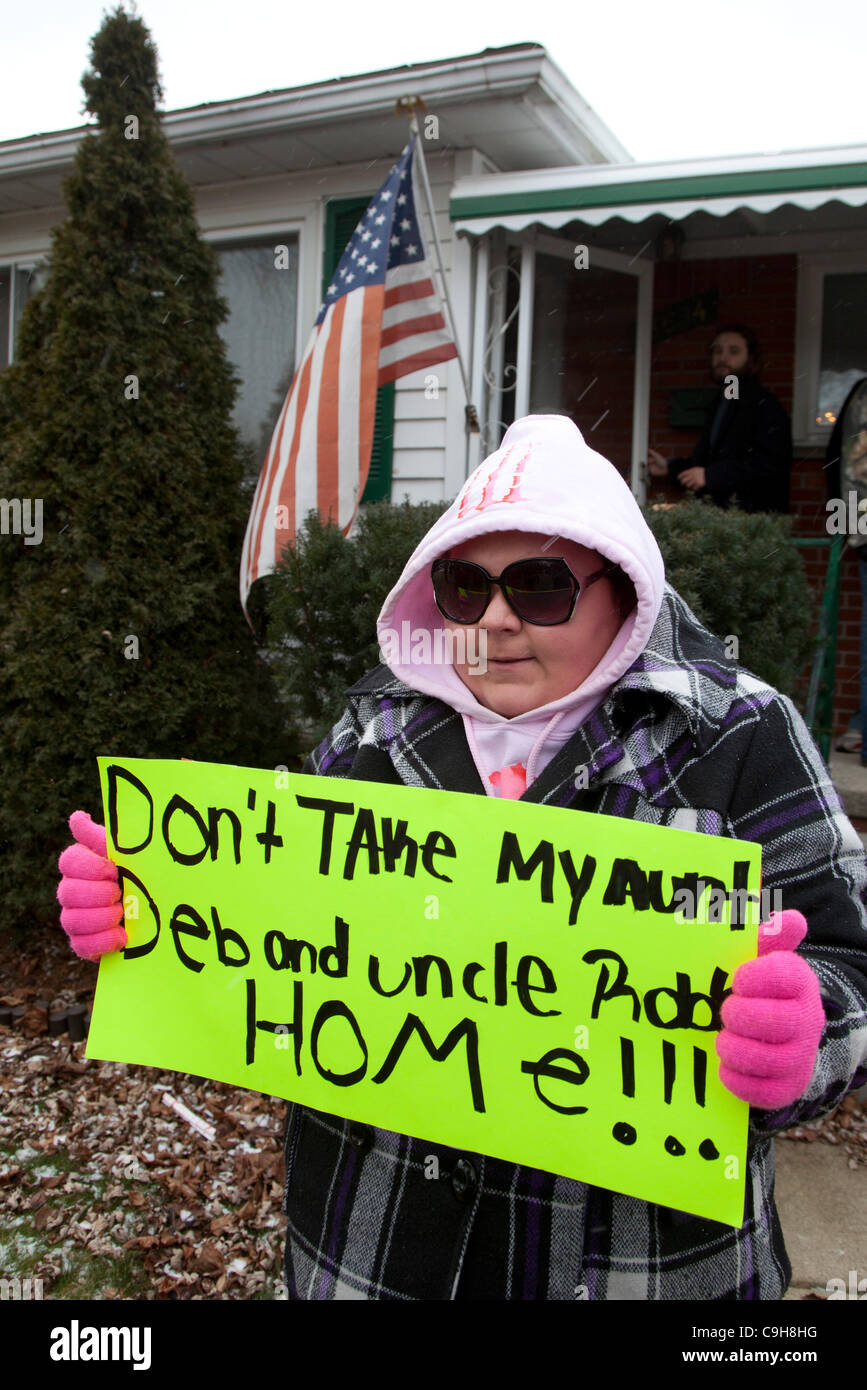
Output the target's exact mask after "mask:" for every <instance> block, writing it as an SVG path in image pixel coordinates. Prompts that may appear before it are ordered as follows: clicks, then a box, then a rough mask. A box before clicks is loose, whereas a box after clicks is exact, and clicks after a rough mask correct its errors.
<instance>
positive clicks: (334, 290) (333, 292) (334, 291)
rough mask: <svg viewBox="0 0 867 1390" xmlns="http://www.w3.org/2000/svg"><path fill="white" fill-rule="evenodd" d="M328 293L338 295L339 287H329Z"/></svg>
mask: <svg viewBox="0 0 867 1390" xmlns="http://www.w3.org/2000/svg"><path fill="white" fill-rule="evenodd" d="M328 293H329V294H336V293H337V286H336V285H329V286H328Z"/></svg>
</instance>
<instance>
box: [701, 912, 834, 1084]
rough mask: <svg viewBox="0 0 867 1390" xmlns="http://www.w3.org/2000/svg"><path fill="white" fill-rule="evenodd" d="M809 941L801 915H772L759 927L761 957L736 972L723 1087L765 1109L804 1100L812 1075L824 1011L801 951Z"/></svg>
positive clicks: (721, 1041) (725, 1011) (722, 1051)
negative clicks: (798, 953)
mask: <svg viewBox="0 0 867 1390" xmlns="http://www.w3.org/2000/svg"><path fill="white" fill-rule="evenodd" d="M806 934H807V923H806V921H805V919H804V917H803V915H802V914H801V913H800V912H797V911H794V910H793V909H789V910H787V911H785V912H775V913H772V915H771V916H770V918H769V919H768V921H767V922H763V923H762V924H761V926H760V927H759V954H758V957H757V959H756V960H750V961H746V962H745V963H744V964H743V965H741V966H739V967H738V969H737V970H736V971H735V976H734V980H733V981H732V993H731V994H730V995H729V997H728V998H727V999H726V1000H725V1002H724V1004H723V1006H722V1010H721V1016H722V1023H723V1026H722V1031H721V1032H719V1033H718V1034H717V1037H716V1050H717V1054H718V1056H719V1058H720V1060H721V1063H722V1065H721V1066H720V1072H719V1074H720V1080H721V1081H722V1083H723V1085H724V1086H725V1087H726V1088H727V1089H728V1090H729V1091H731V1092H732V1094H733V1095H736V1096H738V1097H739V1098H740V1099H741V1100H745V1101H748V1102H749V1104H750V1105H754V1106H756V1107H757V1108H758V1109H760V1110H780V1109H781V1108H782V1107H783V1106H785V1105H790V1104H791V1103H792V1101H795V1100H797V1099H798V1097H799V1096H801V1095H803V1093H804V1091H805V1090H806V1089H807V1086H808V1085H809V1083H810V1078H811V1076H812V1075H813V1068H814V1067H815V1065H816V1054H817V1052H818V1050H819V1041H820V1039H821V1037H822V1030H823V1029H824V1027H825V1010H824V1009H823V1007H822V999H821V995H820V993H819V981H818V980H817V978H816V976H815V975H814V973H813V971H812V970H811V969H810V967H809V965H808V964H807V962H806V961H805V960H804V959H803V957H801V956H796V955H795V947H796V946H798V945H799V944H800V942H801V941H802V940H803V939H804V937H805V936H806Z"/></svg>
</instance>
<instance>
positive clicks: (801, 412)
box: [792, 247, 867, 451]
mask: <svg viewBox="0 0 867 1390" xmlns="http://www.w3.org/2000/svg"><path fill="white" fill-rule="evenodd" d="M847 271H849V272H851V273H854V274H865V275H867V247H865V249H864V250H863V251H838V252H836V253H835V254H831V253H828V252H817V253H809V252H808V253H805V254H803V255H800V256H799V257H798V290H797V311H796V326H795V379H794V398H793V402H792V435H793V444H794V445H795V447H796V448H813V449H820V450H822V451H824V449H825V448H826V447H827V444H828V440H829V439H830V437H831V429H832V426H831V425H828V426H826V427H825V428H823V427H822V426H820V425H817V424H816V422H815V416H814V414H813V411H814V409H815V404H816V399H817V396H818V388H819V367H820V355H821V351H822V299H823V290H824V279H825V276H826V275H828V274H830V275H835V274H836V275H840V274H845V273H846V272H847Z"/></svg>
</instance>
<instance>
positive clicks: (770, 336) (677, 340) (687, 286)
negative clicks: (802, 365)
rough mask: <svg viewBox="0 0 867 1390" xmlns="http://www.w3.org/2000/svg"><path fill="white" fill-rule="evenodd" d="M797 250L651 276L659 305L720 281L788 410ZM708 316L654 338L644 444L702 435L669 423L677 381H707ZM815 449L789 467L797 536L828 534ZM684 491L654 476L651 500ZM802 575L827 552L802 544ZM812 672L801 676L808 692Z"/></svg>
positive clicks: (849, 667)
mask: <svg viewBox="0 0 867 1390" xmlns="http://www.w3.org/2000/svg"><path fill="white" fill-rule="evenodd" d="M797 272H798V267H797V257H796V256H768V257H762V256H755V257H751V258H741V259H737V260H712V261H682V262H678V263H676V264H670V265H664V264H660V265H658V266H657V267H656V272H655V279H654V308H655V309H663V308H665V307H666V306H668V305H669V304H672V303H674V302H676V301H678V300H682V299H689V298H691V297H692V296H693V295H698V294H701V293H702V292H704V291H706V290H713V289H715V290H717V292H718V295H719V321H720V322H725V321H729V320H735V321H738V320H739V321H741V322H743V323H746V324H748V325H749V326H750V327H751V328H753V330H754V331H755V333H756V335H757V336H758V339H759V342H760V344H761V347H762V353H763V357H764V367H763V370H762V380H763V381H764V382H765V384H766V385H767V386H769V387H770V388H771V390H772V391H773V392H774V393H775V394H776V395H777V396H778V397H779V399H780V401H781V402H782V404H783V406H784V407H785V409H786V410H788V411H789V412H790V413H791V410H792V383H793V380H794V354H795V310H796V296H797ZM713 331H714V325H713V324H711V325H709V326H702V327H698V328H692V329H690V330H689V331H687V332H685V333H678V334H676V335H675V336H674V337H672V338H668V339H666V340H665V341H664V342H659V343H655V344H654V346H653V356H652V366H651V395H650V447H651V448H653V449H658V450H659V452H660V453H661V454H665V456H666V457H668V458H686V457H688V455H689V453H690V451H691V449H692V448H693V446H694V444H695V443H696V442H697V440H698V436H699V431H698V430H697V429H678V428H674V427H672V425H671V424H670V423H669V409H670V400H669V396H670V392H671V391H672V390H674V389H676V388H677V387H684V386H708V385H711V384H712V379H711V376H710V369H709V354H708V349H709V346H710V342H711V339H712V337H713ZM823 464H824V458H822V457H819V456H818V455H817V456H816V457H814V458H810V459H795V461H794V464H793V468H792V488H791V499H792V513H793V515H794V517H795V523H794V533H795V535H796V536H817V537H823V536H825V535H826V531H825V521H826V517H827V513H826V511H825V501H826V496H827V494H826V487H825V474H824V472H823V467H822V465H823ZM681 495H682V492H681V489H680V488H679V487H677V486H676V485H675V484H669V483H668V482H661V483H660V482H658V481H657V480H655V479H652V480H651V486H650V487H649V489H648V500H649V501H673V500H675V499H677V498H678V497H680V496H681ZM802 554H803V556H804V559H805V564H806V570H807V577H808V579H809V581H810V583H811V585H812V586H813V588H814V590H815V591H816V593H817V595H818V596H821V592H822V587H823V585H824V579H825V566H826V564H827V559H828V552H827V550H825V549H823V548H822V549H820V548H818V547H809V548H807V549H805V550H804V551H802ZM857 566H858V562H857V559H856V557H855V555H854V553H853V552H851V551H848V552H845V553H844V556H843V569H842V574H841V581H842V582H841V595H840V625H839V628H838V635H837V668H836V681H835V700H834V732H835V734H836V733H839V732H840V731H841V730H842V729H843V728H845V726H846V724H847V723H848V721H849V718H850V716H851V715H852V713H853V712H854V711H855V710H856V709H857V707H858V704H859V701H860V692H859V677H858V673H859V651H860V630H861V629H860V621H861V593H860V587H859V580H858V567H857ZM808 675H809V671H808V670H805V671H804V673H803V676H802V681H801V698H802V700H803V696H805V695H806V688H807V679H808Z"/></svg>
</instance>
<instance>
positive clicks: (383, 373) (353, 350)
mask: <svg viewBox="0 0 867 1390" xmlns="http://www.w3.org/2000/svg"><path fill="white" fill-rule="evenodd" d="M416 139H417V137H416V136H413V138H412V139H411V140H410V142H409V144H408V145H407V146H406V149H405V150H404V151H403V153H402V154H401V157H400V159H399V160H398V161H397V163H396V164H395V165H394V167H393V168H392V170H391V173H390V174H389V176H388V178H387V179H386V181H385V183H384V184H383V186H382V188H381V189H380V190H379V192H378V193H377V194H376V196H375V198H374V199H373V201H372V202H371V204H370V206H369V207H368V209H367V211H366V212H365V214H364V216H363V217H362V219H361V221H360V222H359V223H358V226H357V227H356V228H355V231H354V233H353V235H352V239H351V241H350V242H349V245H348V246H347V248H346V250H345V251H344V253H343V256H342V258H341V260H340V264H339V265H338V267H337V270H336V271H335V273H334V276H333V278H332V280H331V283H330V284H329V286H328V289H327V291H326V294H325V299H324V301H323V304H322V307H321V308H320V310H319V313H318V315H317V316H316V323H315V324H314V327H313V332H312V334H311V336H310V340H309V342H308V343H307V347H306V349H305V352H304V356H303V357H302V359H301V362H300V363H299V366H298V369H297V370H296V372H295V375H294V377H293V379H292V385H291V386H290V387H289V394H288V396H287V397H286V401H285V403H284V405H283V409H282V411H281V412H280V417H279V419H278V421H277V424H276V425H275V427H274V433H273V435H272V437H271V443H270V446H269V448H268V453H267V456H266V458H265V463H264V465H263V467H262V472H261V475H260V477H259V484H258V487H257V488H256V495H255V497H254V499H253V506H252V509H251V511H250V519H249V521H248V522H247V534H246V536H245V537H244V549H243V553H242V556H241V605H242V607H243V608H244V611H245V612H246V609H247V596H248V595H249V593H250V589H251V588H252V586H253V584H254V583H255V581H256V580H257V579H259V578H260V577H261V576H262V575H264V574H272V573H273V572H274V569H275V567H276V564H277V561H278V559H279V558H280V552H281V551H282V550H283V549H285V547H286V546H287V545H289V544H291V542H292V541H293V540H294V537H295V532H296V528H297V527H298V526H299V525H300V524H301V523H302V522H303V520H304V517H305V516H306V515H307V513H308V512H309V511H311V510H316V511H318V512H319V514H320V516H321V517H323V518H326V519H327V518H329V517H330V518H331V519H332V520H334V521H336V522H337V524H338V525H339V526H340V527H341V529H342V530H343V532H344V534H345V533H346V531H348V530H349V527H350V526H351V525H352V521H353V518H354V516H355V513H356V511H357V509H358V503H359V499H360V498H361V494H362V493H363V491H364V485H365V483H366V481H367V474H368V470H369V468H370V451H371V446H372V443H373V424H374V409H375V405H376V392H377V389H378V388H379V387H380V386H383V385H384V384H385V383H386V382H389V381H394V380H395V379H396V378H397V377H400V376H406V375H407V373H409V372H415V371H418V370H419V369H420V368H422V367H427V366H431V365H432V364H433V363H435V362H445V361H447V360H448V358H450V357H456V356H457V348H456V347H455V344H454V342H453V341H452V338H451V337H450V335H449V333H448V330H447V329H446V326H445V321H444V319H443V316H442V313H441V312H440V301H439V297H438V296H437V294H436V291H435V288H434V283H433V280H432V277H431V272H430V268H429V265H428V261H427V254H426V252H425V247H424V241H423V239H422V235H421V227H420V226H419V221H418V215H417V212H416V206H417V201H416V196H415V176H414V168H413V155H414V153H415V144H416Z"/></svg>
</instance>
